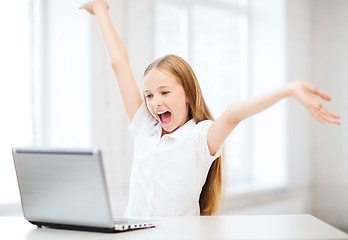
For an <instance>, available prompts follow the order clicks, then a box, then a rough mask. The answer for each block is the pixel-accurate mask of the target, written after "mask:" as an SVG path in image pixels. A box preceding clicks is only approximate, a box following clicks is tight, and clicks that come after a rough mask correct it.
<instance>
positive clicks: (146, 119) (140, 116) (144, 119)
mask: <svg viewBox="0 0 348 240" xmlns="http://www.w3.org/2000/svg"><path fill="white" fill-rule="evenodd" d="M151 122H154V124H155V123H156V121H155V118H154V117H153V116H152V115H151V114H150V113H149V111H148V110H147V108H146V105H145V103H143V104H141V106H140V107H139V109H138V111H137V112H136V113H135V115H134V118H133V120H132V122H131V123H130V125H129V126H128V131H129V132H130V133H131V134H132V136H133V138H135V137H136V136H138V134H139V133H140V131H141V130H142V129H143V128H144V126H147V125H148V124H149V123H151Z"/></svg>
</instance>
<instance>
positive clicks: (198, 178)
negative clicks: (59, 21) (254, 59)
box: [81, 0, 340, 216]
mask: <svg viewBox="0 0 348 240" xmlns="http://www.w3.org/2000/svg"><path fill="white" fill-rule="evenodd" d="M81 9H84V10H86V11H88V12H89V13H90V14H92V15H96V17H97V21H98V24H99V27H100V30H101V33H102V36H103V39H104V42H105V45H106V48H107V51H108V53H109V56H110V60H111V65H112V68H113V70H114V73H115V76H116V79H117V82H118V85H119V89H120V92H121V96H122V100H123V103H124V106H125V109H126V113H127V115H128V117H129V120H130V121H131V124H130V127H129V130H130V132H131V133H132V135H133V137H134V139H135V151H134V160H133V167H132V174H131V184H130V191H129V201H128V206H127V209H126V212H125V215H126V216H173V215H213V214H214V213H215V211H216V210H217V206H218V203H219V199H220V196H221V173H222V172H221V156H220V155H221V152H222V150H221V148H222V147H221V146H222V145H223V143H224V141H225V140H226V138H227V137H228V135H230V134H231V132H232V131H233V130H234V128H235V127H236V126H237V125H238V124H239V122H241V121H242V120H244V119H246V118H248V117H250V116H252V115H254V114H256V113H259V112H261V111H263V110H265V109H267V108H269V107H270V106H272V105H273V104H275V103H276V102H278V101H280V100H282V99H284V98H286V97H293V98H295V99H297V100H298V101H299V102H300V103H301V104H303V105H304V106H305V107H306V108H307V109H308V111H309V112H310V113H311V114H312V115H313V117H315V118H316V119H317V120H318V121H320V122H321V123H324V122H329V123H334V124H337V125H339V124H340V122H339V120H338V119H339V116H337V115H335V114H333V113H331V112H330V111H328V110H327V109H326V108H325V107H324V106H323V105H322V104H321V102H320V101H319V100H318V98H317V97H321V98H322V99H324V100H326V101H330V96H328V95H327V94H325V93H324V92H322V91H320V90H319V89H318V88H316V87H314V86H312V85H311V84H309V83H305V82H291V83H288V84H286V85H285V86H283V87H281V88H279V89H277V90H275V91H272V92H269V93H266V94H264V95H261V96H258V97H254V98H251V99H249V100H246V101H244V102H240V103H236V104H232V105H231V106H229V107H228V108H227V109H226V110H225V112H224V113H223V114H222V115H221V116H220V117H219V118H217V119H216V120H215V121H214V120H213V118H212V116H211V114H210V112H209V110H208V108H207V106H206V104H205V102H204V99H203V96H202V92H201V90H200V87H199V84H198V81H197V79H196V76H195V74H194V72H193V71H192V69H191V67H190V66H189V65H188V64H187V63H186V62H185V61H184V60H183V59H181V58H180V57H177V56H174V55H167V56H164V57H163V58H160V59H157V60H156V61H154V62H153V63H151V64H150V65H149V66H148V67H147V69H146V70H145V73H144V92H143V93H144V98H145V99H144V100H142V97H141V94H140V92H139V89H138V87H137V84H136V81H135V79H134V76H133V73H132V71H131V68H130V64H129V59H128V54H127V51H126V49H125V48H124V46H123V44H122V42H121V40H120V38H119V36H118V35H117V32H116V30H115V29H114V27H113V25H112V22H111V20H110V17H109V15H108V9H109V6H108V4H107V3H106V2H105V1H104V0H94V1H93V2H89V3H86V4H85V5H83V6H82V7H81Z"/></svg>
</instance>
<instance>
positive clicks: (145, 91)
mask: <svg viewBox="0 0 348 240" xmlns="http://www.w3.org/2000/svg"><path fill="white" fill-rule="evenodd" d="M168 87H169V86H159V87H157V88H156V90H161V89H163V88H168ZM147 92H151V90H148V89H145V90H144V93H147Z"/></svg>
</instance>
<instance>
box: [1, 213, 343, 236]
mask: <svg viewBox="0 0 348 240" xmlns="http://www.w3.org/2000/svg"><path fill="white" fill-rule="evenodd" d="M157 220H159V221H160V226H158V227H156V228H151V229H142V230H135V231H129V232H122V233H94V232H82V231H68V230H58V229H50V228H41V229H40V228H36V226H34V225H31V224H30V223H28V222H27V221H26V220H25V219H24V218H22V217H0V239H16V240H22V239H25V240H47V239H49V240H55V239H69V240H70V239H72V240H74V239H78V240H80V239H98V240H99V239H101V240H102V239H145V240H146V239H161V240H163V239H165V240H166V239H200V240H204V239H277V240H281V239H316V240H320V239H331V240H332V239H348V235H347V234H345V233H344V232H342V231H340V230H338V229H336V228H334V227H332V226H330V225H328V224H326V223H324V222H322V221H320V220H319V219H317V218H315V217H313V216H311V215H245V216H214V217H170V218H157Z"/></svg>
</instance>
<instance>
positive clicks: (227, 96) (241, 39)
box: [191, 5, 250, 181]
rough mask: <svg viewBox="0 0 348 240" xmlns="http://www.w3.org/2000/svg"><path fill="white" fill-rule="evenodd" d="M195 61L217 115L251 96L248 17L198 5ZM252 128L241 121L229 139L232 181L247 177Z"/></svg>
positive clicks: (228, 166)
mask: <svg viewBox="0 0 348 240" xmlns="http://www.w3.org/2000/svg"><path fill="white" fill-rule="evenodd" d="M192 20H193V22H192V50H191V51H192V63H193V68H194V70H195V72H196V74H197V77H198V80H199V82H200V85H201V87H202V91H203V94H204V97H205V100H206V101H207V104H208V106H209V108H210V109H211V111H212V113H213V115H214V117H215V118H217V117H218V116H219V115H220V114H221V113H222V112H223V111H224V110H225V109H226V108H227V107H228V106H229V105H230V104H231V103H233V102H237V101H240V100H242V99H245V98H246V97H247V96H248V82H247V67H246V61H247V59H246V56H247V25H246V24H247V23H246V17H245V16H244V15H240V14H233V13H231V12H230V11H225V10H223V9H221V8H217V9H212V8H211V7H204V6H199V5H197V6H195V7H194V8H193V16H192ZM248 135H249V128H248V125H247V124H242V125H241V126H239V127H238V129H236V130H235V131H234V133H233V134H232V136H231V137H229V138H228V139H227V141H226V148H225V156H226V165H227V169H228V172H229V173H228V179H229V180H232V181H234V180H242V179H245V178H248V176H249V172H250V166H249V167H248V163H249V161H250V156H249V150H248V148H247V140H248V137H249V136H248Z"/></svg>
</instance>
